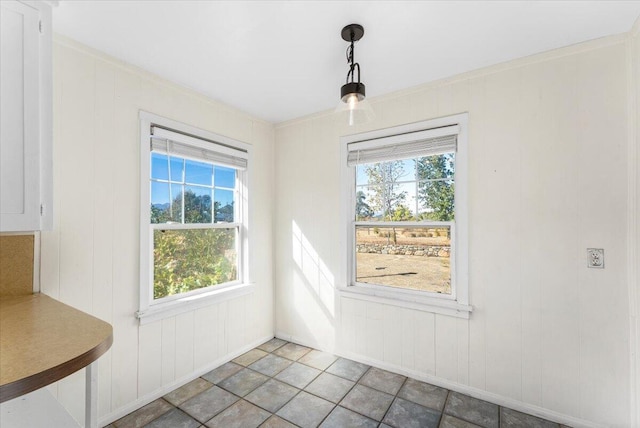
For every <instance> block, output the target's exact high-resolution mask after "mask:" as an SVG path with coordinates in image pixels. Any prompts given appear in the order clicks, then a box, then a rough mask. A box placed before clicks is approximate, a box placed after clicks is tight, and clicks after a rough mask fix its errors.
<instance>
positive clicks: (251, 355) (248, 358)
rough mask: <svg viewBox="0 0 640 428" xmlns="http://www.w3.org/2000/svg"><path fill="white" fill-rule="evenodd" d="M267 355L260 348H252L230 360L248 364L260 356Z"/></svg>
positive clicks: (243, 364)
mask: <svg viewBox="0 0 640 428" xmlns="http://www.w3.org/2000/svg"><path fill="white" fill-rule="evenodd" d="M266 355H267V353H266V352H264V351H263V350H262V349H257V348H256V349H252V350H251V351H249V352H247V353H244V354H242V355H240V356H239V357H237V358H234V359H233V360H232V361H233V362H234V363H237V364H240V365H241V366H245V367H247V366H250V365H251V364H253V363H255V362H256V361H258V360H259V359H260V358H262V357H265V356H266Z"/></svg>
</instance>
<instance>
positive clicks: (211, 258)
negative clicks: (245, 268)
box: [153, 228, 237, 299]
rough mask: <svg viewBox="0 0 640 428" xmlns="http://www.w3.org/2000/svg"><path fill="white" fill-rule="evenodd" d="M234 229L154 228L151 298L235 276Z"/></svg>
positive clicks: (222, 281) (226, 280)
mask: <svg viewBox="0 0 640 428" xmlns="http://www.w3.org/2000/svg"><path fill="white" fill-rule="evenodd" d="M235 234H236V231H235V228H234V229H188V230H154V234H153V242H154V249H153V260H154V266H153V279H154V284H153V297H154V298H155V299H159V298H162V297H166V296H171V295H174V294H179V293H184V292H187V291H191V290H196V289H199V288H204V287H208V286H210V285H216V284H221V283H224V282H229V281H233V280H235V279H237V272H236V261H235V259H236V253H235Z"/></svg>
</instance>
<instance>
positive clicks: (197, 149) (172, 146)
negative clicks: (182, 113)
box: [151, 126, 248, 170]
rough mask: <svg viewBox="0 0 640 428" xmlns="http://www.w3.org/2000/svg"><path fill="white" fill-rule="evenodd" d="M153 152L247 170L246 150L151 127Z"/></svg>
mask: <svg viewBox="0 0 640 428" xmlns="http://www.w3.org/2000/svg"><path fill="white" fill-rule="evenodd" d="M151 134H152V135H151V150H152V151H154V152H157V153H164V154H168V155H171V156H180V157H185V158H190V159H196V160H207V161H210V162H212V163H215V164H217V165H222V166H227V167H231V168H235V169H240V170H244V169H246V168H247V159H248V154H247V152H245V151H244V150H240V149H236V148H233V147H229V146H226V145H223V144H218V143H214V142H211V141H206V140H201V139H199V138H194V137H191V136H189V135H184V134H180V133H178V132H173V131H169V130H167V129H163V128H158V127H157V126H152V127H151Z"/></svg>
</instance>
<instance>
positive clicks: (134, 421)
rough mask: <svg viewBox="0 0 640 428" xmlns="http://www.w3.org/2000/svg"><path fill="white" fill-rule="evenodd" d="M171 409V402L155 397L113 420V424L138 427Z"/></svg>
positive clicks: (132, 427)
mask: <svg viewBox="0 0 640 428" xmlns="http://www.w3.org/2000/svg"><path fill="white" fill-rule="evenodd" d="M171 409H173V406H172V405H171V404H169V403H167V402H166V401H165V400H163V399H157V400H155V401H152V402H151V403H149V404H147V405H146V406H144V407H141V408H140V409H138V410H136V411H135V412H133V413H129V414H128V415H127V416H125V417H123V418H122V419H119V420H117V421H115V422H114V423H113V425H114V426H115V427H116V428H139V427H142V426H144V425H146V424H148V423H149V422H151V421H153V420H154V419H157V418H159V417H160V416H162V415H163V414H165V413H167V412H168V411H169V410H171Z"/></svg>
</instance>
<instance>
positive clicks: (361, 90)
mask: <svg viewBox="0 0 640 428" xmlns="http://www.w3.org/2000/svg"><path fill="white" fill-rule="evenodd" d="M341 34H342V39H343V40H345V41H347V42H349V46H348V47H347V63H348V64H349V71H348V72H347V81H346V83H345V84H344V85H342V88H340V104H339V105H338V108H337V109H336V113H339V114H340V115H343V114H345V113H346V116H347V123H348V124H349V126H353V125H358V124H362V123H367V122H370V121H372V120H373V118H374V114H373V110H372V109H371V106H370V105H369V102H368V101H367V100H366V99H365V86H364V83H362V82H361V81H360V64H358V63H357V62H355V59H354V56H355V55H354V45H355V42H357V41H358V40H360V39H361V38H362V36H364V28H363V27H362V25H359V24H349V25H347V26H346V27H344V28H343V29H342V33H341ZM356 72H357V80H356Z"/></svg>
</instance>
